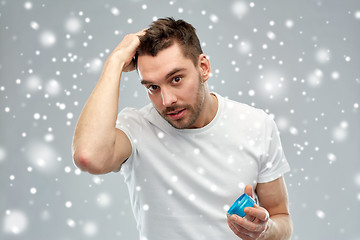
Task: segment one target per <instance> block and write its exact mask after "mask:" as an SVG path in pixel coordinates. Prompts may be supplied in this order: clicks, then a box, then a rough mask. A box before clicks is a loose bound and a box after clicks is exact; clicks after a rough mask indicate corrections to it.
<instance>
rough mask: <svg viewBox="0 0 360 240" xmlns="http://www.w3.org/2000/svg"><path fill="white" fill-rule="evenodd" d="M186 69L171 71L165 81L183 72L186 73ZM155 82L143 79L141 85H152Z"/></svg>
mask: <svg viewBox="0 0 360 240" xmlns="http://www.w3.org/2000/svg"><path fill="white" fill-rule="evenodd" d="M184 70H185V68H174V69H173V70H171V71H170V72H169V73H168V74H166V76H165V79H167V78H169V77H171V76H172V75H174V74H176V73H178V72H181V71H184ZM152 83H153V82H151V81H148V80H145V79H142V80H141V84H142V85H146V84H152Z"/></svg>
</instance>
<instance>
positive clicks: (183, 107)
mask: <svg viewBox="0 0 360 240" xmlns="http://www.w3.org/2000/svg"><path fill="white" fill-rule="evenodd" d="M185 108H189V106H188V105H175V106H171V107H167V108H166V109H165V110H163V111H162V113H163V114H165V115H167V114H168V113H170V112H174V111H179V110H182V109H185Z"/></svg>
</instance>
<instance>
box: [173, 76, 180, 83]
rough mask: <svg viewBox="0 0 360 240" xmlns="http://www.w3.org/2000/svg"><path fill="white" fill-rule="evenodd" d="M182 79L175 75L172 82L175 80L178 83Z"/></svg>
mask: <svg viewBox="0 0 360 240" xmlns="http://www.w3.org/2000/svg"><path fill="white" fill-rule="evenodd" d="M180 80H181V77H174V78H173V79H172V82H173V83H178V82H180Z"/></svg>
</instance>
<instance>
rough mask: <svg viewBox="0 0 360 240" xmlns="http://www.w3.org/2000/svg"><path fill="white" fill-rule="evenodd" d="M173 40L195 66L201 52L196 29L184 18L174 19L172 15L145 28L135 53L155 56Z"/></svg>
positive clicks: (171, 43)
mask: <svg viewBox="0 0 360 240" xmlns="http://www.w3.org/2000/svg"><path fill="white" fill-rule="evenodd" d="M175 42H176V43H178V44H179V45H180V47H181V48H182V50H183V54H184V56H185V57H187V58H190V59H191V60H192V62H193V63H194V65H195V66H196V65H197V63H198V58H199V55H200V54H202V53H203V51H202V49H201V46H200V41H199V38H198V37H197V35H196V30H195V28H194V27H193V26H192V25H191V24H189V23H187V22H185V21H184V20H181V19H179V20H175V19H174V18H172V17H168V18H160V19H158V20H156V21H154V22H153V23H152V24H151V25H150V27H149V28H148V29H146V33H145V35H144V36H142V37H140V45H139V47H138V48H137V51H136V55H137V56H142V55H151V56H154V57H155V56H156V55H157V54H158V53H159V52H160V51H161V50H164V49H166V48H168V47H170V46H172V45H173V44H174V43H175ZM136 59H137V57H136Z"/></svg>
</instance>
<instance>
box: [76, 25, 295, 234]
mask: <svg viewBox="0 0 360 240" xmlns="http://www.w3.org/2000/svg"><path fill="white" fill-rule="evenodd" d="M135 68H136V69H137V70H138V73H139V75H140V78H141V83H142V85H144V86H145V88H146V89H147V92H148V96H149V98H150V100H151V103H152V104H149V105H147V106H145V107H144V108H142V109H140V110H137V109H132V108H126V109H124V110H123V111H121V112H120V114H119V115H118V113H117V111H118V99H119V87H120V78H121V75H122V72H125V71H132V70H134V69H135ZM210 71H211V67H210V62H209V60H208V58H207V57H206V56H205V55H204V54H203V52H202V50H201V46H200V42H199V39H198V37H197V36H196V33H195V29H194V28H193V27H192V26H191V25H190V24H188V23H186V22H185V21H182V20H177V21H176V20H174V19H173V18H166V19H159V20H157V21H155V22H153V24H152V25H151V26H150V28H148V29H146V30H143V31H140V32H138V33H136V34H130V35H127V36H125V38H124V39H123V41H122V42H121V43H120V44H119V45H118V46H117V47H116V48H115V49H114V51H113V52H112V53H111V55H110V56H109V58H108V59H107V61H106V63H105V65H104V69H103V72H102V74H101V77H100V79H99V82H98V83H97V85H96V87H95V89H94V91H93V92H92V94H91V96H90V97H89V99H88V101H87V103H86V105H85V107H84V109H83V111H82V113H81V116H80V118H79V120H78V123H77V126H76V129H75V134H74V140H73V155H74V161H75V163H76V165H77V166H78V167H79V168H80V169H82V170H83V171H88V172H90V173H92V174H104V173H108V172H111V171H119V170H120V168H121V173H122V174H123V175H124V178H125V182H126V183H127V185H128V189H129V194H130V199H131V203H132V207H133V211H134V215H135V219H136V222H137V225H138V226H137V227H138V230H139V232H140V238H141V239H148V240H153V239H155V240H159V239H160V240H161V239H172V240H176V239H186V240H188V239H196V240H199V239H239V238H241V239H289V238H290V236H291V232H292V224H291V218H290V215H289V210H288V197H287V190H286V186H285V183H284V179H283V177H282V175H283V174H284V173H285V172H287V171H288V170H289V166H288V163H287V161H286V159H285V157H284V154H283V151H282V148H281V143H280V139H279V136H278V130H277V128H276V125H275V123H274V121H273V120H272V119H270V118H269V116H268V115H266V114H265V113H264V112H263V111H261V110H258V109H255V108H252V107H250V106H247V105H245V104H241V103H237V102H234V101H231V100H227V99H225V98H223V97H221V96H220V95H219V94H216V93H210V92H209V89H208V85H207V80H208V79H209V77H210ZM117 115H118V116H117ZM253 190H254V192H253ZM243 192H245V193H247V194H249V195H250V196H253V197H254V198H255V199H257V201H258V202H259V204H256V205H255V206H254V207H252V208H245V213H246V214H247V215H246V217H245V218H241V217H239V216H237V215H236V214H233V215H231V216H229V215H228V214H227V213H226V211H227V209H228V208H229V206H230V205H231V204H232V203H233V202H234V201H235V200H236V199H237V198H238V196H239V195H240V194H242V193H243Z"/></svg>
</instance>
